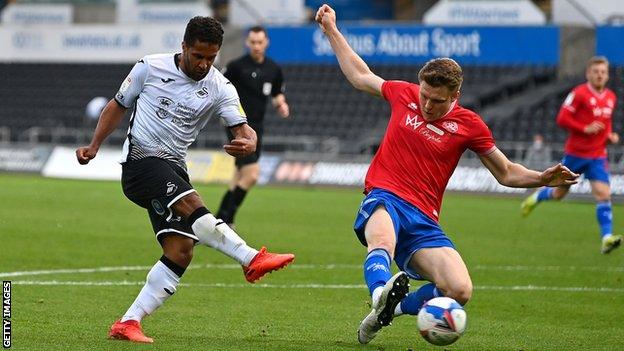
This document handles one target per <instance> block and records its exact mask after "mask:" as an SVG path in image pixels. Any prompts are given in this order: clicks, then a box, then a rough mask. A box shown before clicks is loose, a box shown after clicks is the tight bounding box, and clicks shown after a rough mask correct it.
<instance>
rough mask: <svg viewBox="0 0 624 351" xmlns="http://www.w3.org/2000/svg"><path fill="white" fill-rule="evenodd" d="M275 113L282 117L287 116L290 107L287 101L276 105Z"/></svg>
mask: <svg viewBox="0 0 624 351" xmlns="http://www.w3.org/2000/svg"><path fill="white" fill-rule="evenodd" d="M276 109H277V114H278V115H280V117H282V118H288V116H289V115H290V108H289V107H288V104H287V103H285V102H284V103H282V104H280V105H279V106H277V108H276Z"/></svg>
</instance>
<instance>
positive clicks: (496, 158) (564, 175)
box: [479, 149, 578, 188]
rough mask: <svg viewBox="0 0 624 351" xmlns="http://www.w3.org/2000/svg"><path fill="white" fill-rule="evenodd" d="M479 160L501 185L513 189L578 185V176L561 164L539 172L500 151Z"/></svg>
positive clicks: (482, 156) (483, 156)
mask: <svg viewBox="0 0 624 351" xmlns="http://www.w3.org/2000/svg"><path fill="white" fill-rule="evenodd" d="M479 158H480V159H481V162H483V164H484V165H485V167H487V169H489V170H490V172H491V173H492V175H493V176H494V178H496V180H497V181H498V182H499V183H500V184H502V185H505V186H509V187H512V188H534V187H538V186H561V185H572V184H576V183H577V180H576V179H577V178H578V174H575V173H573V172H572V171H570V170H569V169H568V168H567V167H565V166H563V165H561V164H557V165H555V166H552V167H550V168H548V169H546V170H545V171H543V172H537V171H533V170H530V169H527V168H526V167H524V166H523V165H521V164H519V163H514V162H511V161H510V160H509V159H508V158H507V157H506V156H505V154H503V153H502V152H501V151H500V150H498V149H496V150H494V151H493V152H491V153H489V154H487V155H481V156H479Z"/></svg>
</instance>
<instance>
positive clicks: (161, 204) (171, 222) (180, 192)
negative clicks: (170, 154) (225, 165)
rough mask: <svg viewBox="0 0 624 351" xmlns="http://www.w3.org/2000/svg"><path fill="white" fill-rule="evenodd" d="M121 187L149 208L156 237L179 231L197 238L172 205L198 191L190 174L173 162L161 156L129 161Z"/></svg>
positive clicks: (123, 173)
mask: <svg viewBox="0 0 624 351" xmlns="http://www.w3.org/2000/svg"><path fill="white" fill-rule="evenodd" d="M121 170H122V172H121V186H122V188H123V192H124V194H125V195H126V197H127V198H128V199H130V201H132V202H134V203H135V204H137V205H139V206H141V207H143V208H145V209H147V213H148V214H149V218H150V221H151V222H152V228H153V229H154V233H155V234H156V239H158V241H159V242H160V243H161V244H162V240H163V238H164V237H165V235H168V234H179V235H183V236H186V237H189V238H191V239H193V240H195V241H198V239H197V236H195V234H193V230H192V229H191V226H190V225H189V224H188V223H187V222H186V219H185V218H182V217H179V216H176V215H175V214H174V213H173V211H172V210H171V206H172V205H173V204H174V203H175V202H176V201H178V200H179V199H181V198H182V197H184V196H186V195H188V194H190V193H192V192H195V189H193V186H192V185H191V182H190V181H189V176H188V174H187V173H186V171H185V170H184V169H182V168H181V167H180V166H178V165H176V164H175V163H174V162H171V161H168V160H165V159H161V158H158V157H147V158H144V159H141V160H138V161H128V162H125V163H123V164H122V166H121Z"/></svg>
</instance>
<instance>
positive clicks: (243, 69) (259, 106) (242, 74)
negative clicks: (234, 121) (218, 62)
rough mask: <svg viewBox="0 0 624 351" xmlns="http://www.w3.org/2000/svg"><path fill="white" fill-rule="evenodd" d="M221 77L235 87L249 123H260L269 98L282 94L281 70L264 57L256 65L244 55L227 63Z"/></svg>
mask: <svg viewBox="0 0 624 351" xmlns="http://www.w3.org/2000/svg"><path fill="white" fill-rule="evenodd" d="M223 75H224V76H225V77H226V78H227V79H229V80H230V82H232V84H234V87H236V90H237V91H238V96H239V97H240V99H241V104H242V105H243V109H244V110H245V113H246V114H247V120H248V121H249V122H250V123H261V122H262V120H263V119H264V113H265V112H266V105H267V100H268V98H269V96H276V95H279V94H281V93H283V92H284V77H283V75H282V69H281V68H280V67H279V66H278V65H277V63H275V61H273V60H271V59H270V58H268V57H266V56H265V58H264V61H263V62H262V63H257V62H255V61H254V60H253V59H252V58H251V55H244V56H242V57H240V58H238V59H236V60H234V61H231V62H230V63H228V65H227V66H226V70H225V72H224V74H223Z"/></svg>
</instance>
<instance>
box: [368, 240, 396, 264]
mask: <svg viewBox="0 0 624 351" xmlns="http://www.w3.org/2000/svg"><path fill="white" fill-rule="evenodd" d="M375 249H383V250H386V251H387V252H388V254H389V255H390V259H392V258H394V242H392V241H391V240H375V241H374V242H369V243H368V252H371V251H373V250H375Z"/></svg>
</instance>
